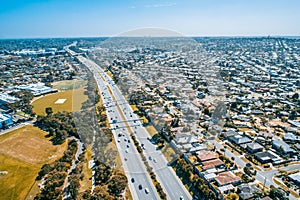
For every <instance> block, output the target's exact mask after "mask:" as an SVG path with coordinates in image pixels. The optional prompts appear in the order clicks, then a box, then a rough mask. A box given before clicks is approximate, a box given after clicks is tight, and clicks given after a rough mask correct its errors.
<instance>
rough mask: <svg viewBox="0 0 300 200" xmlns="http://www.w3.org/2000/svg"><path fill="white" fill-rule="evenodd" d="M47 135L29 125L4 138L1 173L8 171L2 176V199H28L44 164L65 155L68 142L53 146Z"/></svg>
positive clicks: (1, 138)
mask: <svg viewBox="0 0 300 200" xmlns="http://www.w3.org/2000/svg"><path fill="white" fill-rule="evenodd" d="M46 134H47V133H46V132H44V131H42V130H40V129H38V128H36V127H33V126H31V125H28V126H25V127H22V128H20V129H17V130H14V131H11V132H9V133H7V134H5V135H2V136H0V171H7V172H8V174H7V175H4V176H1V177H0V196H1V199H25V197H26V196H27V194H28V193H29V191H30V189H31V188H32V186H33V185H34V184H35V178H36V176H37V174H38V172H39V170H40V168H41V167H42V165H43V164H45V163H49V162H53V161H54V160H55V159H57V158H60V157H61V156H62V155H63V152H64V150H65V149H66V143H64V144H63V145H61V146H53V145H52V143H51V142H50V141H49V140H48V139H46V138H45V135H46ZM33 188H34V187H33ZM30 194H31V195H32V196H34V195H35V194H33V193H30Z"/></svg>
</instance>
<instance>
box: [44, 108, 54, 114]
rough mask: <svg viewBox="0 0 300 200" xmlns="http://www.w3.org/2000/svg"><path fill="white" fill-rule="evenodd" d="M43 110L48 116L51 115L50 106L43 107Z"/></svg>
mask: <svg viewBox="0 0 300 200" xmlns="http://www.w3.org/2000/svg"><path fill="white" fill-rule="evenodd" d="M45 112H46V114H47V116H49V115H51V114H52V113H53V110H52V108H51V107H47V108H46V109H45Z"/></svg>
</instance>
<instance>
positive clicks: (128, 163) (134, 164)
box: [77, 56, 159, 200]
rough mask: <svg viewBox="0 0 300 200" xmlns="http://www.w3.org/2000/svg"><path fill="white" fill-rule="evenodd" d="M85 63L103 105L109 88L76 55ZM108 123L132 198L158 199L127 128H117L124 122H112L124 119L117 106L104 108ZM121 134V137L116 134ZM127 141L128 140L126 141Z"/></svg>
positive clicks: (85, 60) (110, 99)
mask: <svg viewBox="0 0 300 200" xmlns="http://www.w3.org/2000/svg"><path fill="white" fill-rule="evenodd" d="M77 58H78V59H79V60H80V61H81V62H82V63H83V64H85V65H86V66H87V67H88V68H89V69H90V70H91V71H92V72H93V73H94V77H95V79H96V81H97V84H98V86H99V89H100V91H101V97H102V99H103V104H104V105H109V104H110V103H111V101H112V100H113V98H114V97H113V96H112V94H111V93H110V89H109V87H108V85H107V84H106V82H105V81H104V80H103V79H102V77H103V74H101V73H100V72H99V71H98V70H96V69H95V66H93V65H91V64H90V61H89V60H87V59H86V58H84V57H82V56H78V57H77ZM106 112H107V117H108V120H109V123H110V124H111V128H112V132H113V134H114V138H115V141H118V142H117V143H116V145H117V148H118V151H119V154H120V157H121V160H122V163H123V168H124V170H125V173H126V176H127V178H128V179H129V188H130V191H131V194H132V196H133V198H134V199H149V200H152V199H153V200H154V199H159V196H158V194H157V192H156V189H155V187H154V184H153V182H152V180H151V178H150V176H149V174H148V173H147V170H146V168H145V165H144V163H143V161H142V160H141V157H140V155H139V153H138V152H137V150H136V148H135V147H134V145H133V142H132V141H131V138H130V132H129V130H128V129H125V128H123V129H119V126H126V124H125V123H126V122H123V125H122V123H117V124H115V123H113V120H117V121H125V119H123V118H122V115H121V114H120V113H119V110H118V107H111V108H109V109H107V110H106ZM119 134H122V138H120V137H119V136H118V135H119ZM128 141H129V142H128Z"/></svg>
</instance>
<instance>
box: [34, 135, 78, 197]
mask: <svg viewBox="0 0 300 200" xmlns="http://www.w3.org/2000/svg"><path fill="white" fill-rule="evenodd" d="M77 148H78V147H77V142H76V141H75V140H71V141H70V142H69V143H68V149H67V150H66V151H65V152H64V155H63V156H62V157H61V158H60V159H58V160H56V161H55V162H53V163H52V164H48V163H47V164H44V165H43V166H42V168H41V170H40V172H39V173H38V176H37V178H36V179H37V180H42V182H41V183H42V186H41V188H40V189H41V191H40V193H39V194H37V195H36V196H35V198H34V199H35V200H42V199H60V198H62V195H63V193H62V192H63V191H62V187H63V184H64V181H65V179H66V177H67V171H68V170H69V169H70V166H71V165H72V160H73V159H74V156H75V154H76V151H77Z"/></svg>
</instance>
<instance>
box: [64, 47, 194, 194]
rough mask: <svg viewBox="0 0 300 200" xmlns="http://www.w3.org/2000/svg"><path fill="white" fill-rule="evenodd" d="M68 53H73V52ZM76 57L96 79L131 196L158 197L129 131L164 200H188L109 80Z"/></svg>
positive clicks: (100, 71)
mask: <svg viewBox="0 0 300 200" xmlns="http://www.w3.org/2000/svg"><path fill="white" fill-rule="evenodd" d="M68 50H69V49H68ZM69 51H70V50H69ZM69 53H70V54H71V55H74V52H69ZM77 58H78V59H79V61H80V62H82V63H83V64H84V65H85V66H87V67H88V68H89V69H90V70H91V71H92V72H93V74H94V77H95V79H96V81H97V84H98V86H99V89H100V92H101V97H102V99H103V104H104V105H105V106H106V107H107V110H106V112H107V116H108V118H109V122H110V123H111V128H112V129H113V134H114V137H115V139H116V141H117V147H118V150H119V153H120V156H121V159H122V162H123V167H124V170H125V171H126V175H127V177H128V178H129V187H130V190H131V192H132V195H133V198H134V199H159V197H158V194H157V192H156V190H155V187H154V185H153V183H152V181H151V179H150V177H149V174H148V173H147V170H146V168H145V165H144V163H143V162H142V160H141V157H140V155H139V154H138V152H137V150H136V148H135V146H134V144H133V141H132V140H131V138H130V134H135V136H136V138H137V139H138V141H139V142H140V144H141V145H143V149H144V151H143V152H144V155H145V156H146V158H147V160H148V162H149V164H150V165H151V166H152V167H153V171H154V173H155V174H156V177H157V179H158V181H159V182H160V183H161V185H162V187H163V189H164V191H165V192H166V194H167V197H168V199H171V200H176V199H192V197H191V195H190V194H189V192H188V191H187V189H186V188H185V187H184V185H183V184H182V182H181V181H180V179H179V178H178V177H177V176H176V174H175V172H174V170H173V169H172V168H171V167H169V166H168V165H167V163H168V162H167V160H166V159H165V157H164V155H163V154H162V153H161V151H159V150H156V146H155V145H153V144H152V143H151V142H150V140H149V139H148V138H150V135H149V133H148V132H147V130H146V129H145V128H144V127H143V126H142V123H141V122H140V121H139V118H138V116H136V115H135V114H134V113H133V110H132V108H131V107H130V105H129V104H128V102H127V100H126V99H125V97H124V96H123V95H122V93H121V92H120V90H119V88H118V87H117V86H116V85H115V83H114V82H113V80H112V79H111V78H110V77H109V76H108V75H107V74H106V73H105V71H104V70H103V69H102V68H101V67H99V66H98V65H97V64H96V63H94V62H93V61H91V60H89V59H87V58H85V57H83V56H77Z"/></svg>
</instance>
